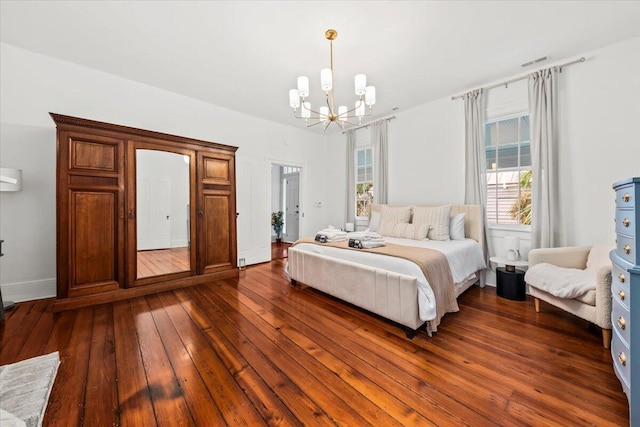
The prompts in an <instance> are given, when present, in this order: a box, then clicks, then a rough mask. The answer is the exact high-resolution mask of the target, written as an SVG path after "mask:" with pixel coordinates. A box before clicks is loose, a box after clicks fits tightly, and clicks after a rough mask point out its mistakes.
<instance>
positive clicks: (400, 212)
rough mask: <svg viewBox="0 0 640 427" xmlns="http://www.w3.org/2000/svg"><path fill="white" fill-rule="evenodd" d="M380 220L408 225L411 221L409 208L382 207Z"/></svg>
mask: <svg viewBox="0 0 640 427" xmlns="http://www.w3.org/2000/svg"><path fill="white" fill-rule="evenodd" d="M380 220H382V221H391V222H407V223H408V222H409V221H410V220H411V206H383V207H382V212H381V213H380Z"/></svg>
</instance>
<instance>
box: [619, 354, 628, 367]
mask: <svg viewBox="0 0 640 427" xmlns="http://www.w3.org/2000/svg"><path fill="white" fill-rule="evenodd" d="M618 361H619V362H620V364H621V365H622V366H627V356H625V355H624V353H623V352H620V353H618Z"/></svg>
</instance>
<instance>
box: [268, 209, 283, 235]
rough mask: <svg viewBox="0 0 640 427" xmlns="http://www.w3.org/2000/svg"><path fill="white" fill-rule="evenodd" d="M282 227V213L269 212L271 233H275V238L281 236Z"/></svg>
mask: <svg viewBox="0 0 640 427" xmlns="http://www.w3.org/2000/svg"><path fill="white" fill-rule="evenodd" d="M283 225H284V213H283V212H282V211H278V212H271V226H272V227H273V231H275V232H276V237H277V238H278V239H279V238H280V237H281V234H282V226H283Z"/></svg>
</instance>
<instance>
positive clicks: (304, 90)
mask: <svg viewBox="0 0 640 427" xmlns="http://www.w3.org/2000/svg"><path fill="white" fill-rule="evenodd" d="M298 94H299V95H300V96H301V97H302V98H306V97H307V96H309V77H307V76H300V77H298Z"/></svg>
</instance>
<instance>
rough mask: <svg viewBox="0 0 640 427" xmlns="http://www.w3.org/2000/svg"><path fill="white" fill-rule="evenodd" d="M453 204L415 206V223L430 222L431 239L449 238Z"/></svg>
mask: <svg viewBox="0 0 640 427" xmlns="http://www.w3.org/2000/svg"><path fill="white" fill-rule="evenodd" d="M450 216H451V205H445V206H434V207H421V206H414V207H413V221H412V223H413V224H430V225H431V229H430V230H429V235H428V237H429V239H431V240H449V220H450Z"/></svg>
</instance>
